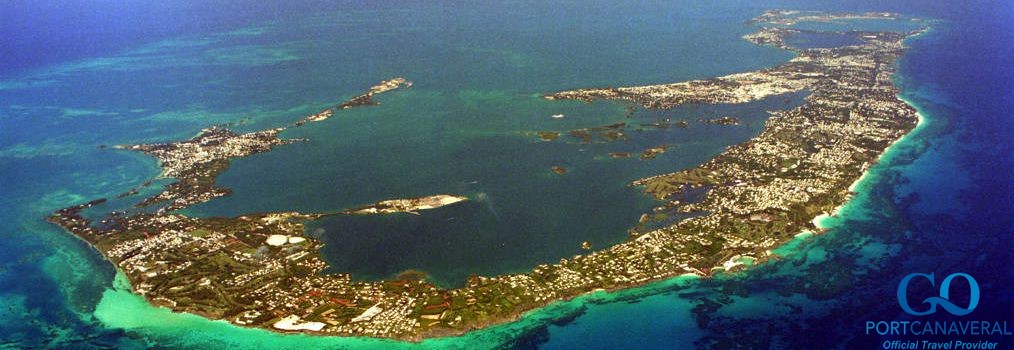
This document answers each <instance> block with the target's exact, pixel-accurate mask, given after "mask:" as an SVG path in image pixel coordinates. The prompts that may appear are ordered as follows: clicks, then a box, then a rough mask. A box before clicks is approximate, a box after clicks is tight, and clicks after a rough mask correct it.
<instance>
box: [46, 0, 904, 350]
mask: <svg viewBox="0 0 1014 350" xmlns="http://www.w3.org/2000/svg"><path fill="white" fill-rule="evenodd" d="M874 17H875V18H890V19H898V18H901V17H900V16H899V15H897V14H890V13H871V14H856V15H850V14H822V13H816V12H799V11H784V10H774V11H768V12H765V13H764V14H762V15H761V16H759V17H757V18H756V19H754V20H753V21H752V22H751V24H753V25H756V26H758V32H757V33H754V34H751V35H748V36H746V37H745V39H746V40H749V41H751V42H754V43H757V44H760V45H771V46H774V47H777V48H781V49H785V50H789V51H792V52H793V53H794V54H795V57H794V58H792V59H791V60H790V61H788V62H786V63H784V64H781V65H778V66H775V67H770V68H766V69H761V70H757V71H752V72H744V73H739V74H733V75H728V76H723V77H717V78H714V79H707V80H694V81H689V82H677V83H671V84H661V85H649V86H633V87H618V88H614V87H606V88H593V89H578V90H570V91H562V92H557V93H552V94H548V95H546V96H545V97H546V98H547V99H551V100H562V99H574V100H583V101H592V100H596V99H619V100H627V101H632V102H633V103H635V104H637V105H640V106H642V107H644V108H654V109H667V108H672V107H676V106H679V105H683V104H693V103H698V104H714V103H744V102H749V101H755V100H758V99H761V98H765V97H768V96H775V95H780V94H784V93H788V92H795V91H803V90H807V91H809V92H810V94H809V95H808V96H807V97H806V98H805V101H804V103H803V104H802V105H801V106H798V107H795V108H793V109H790V110H785V111H778V112H774V114H773V115H772V117H770V118H769V119H768V120H767V121H766V122H765V125H764V129H763V131H762V132H761V133H760V134H759V135H758V136H756V137H754V138H753V139H751V140H749V141H747V142H745V143H742V144H739V145H735V146H732V147H729V148H728V149H727V150H725V151H724V152H723V153H721V154H720V155H718V156H716V157H714V158H713V159H711V160H709V161H707V162H705V163H704V164H701V165H700V166H697V167H694V168H691V169H685V170H680V171H675V172H672V173H669V174H661V175H657V176H652V177H648V178H644V179H640V180H637V181H635V182H633V183H632V185H635V186H641V188H643V190H644V192H645V193H646V194H648V195H651V196H654V197H655V198H657V199H659V200H661V201H663V202H664V203H666V204H665V206H666V210H671V211H678V212H683V213H689V212H695V213H705V214H703V215H698V216H693V217H691V218H688V219H685V220H682V221H675V222H668V221H667V222H665V224H662V225H656V226H655V228H653V229H650V230H646V231H638V232H631V237H630V239H629V240H627V241H625V242H622V243H620V244H616V245H613V246H611V247H599V248H598V249H597V250H592V249H591V248H592V247H591V244H590V243H587V242H585V243H587V244H584V243H582V244H581V248H582V249H585V250H587V251H586V252H584V253H583V254H581V255H577V256H571V257H567V258H562V259H560V260H559V262H557V263H553V264H543V265H539V266H536V267H534V268H533V269H532V270H531V271H527V272H524V273H513V274H504V275H500V276H488V277H487V276H473V277H471V278H469V279H468V281H466V283H465V285H464V286H463V287H461V288H453V289H445V288H439V287H437V286H435V285H433V284H431V283H429V282H427V281H426V279H425V278H420V277H418V276H424V274H420V273H411V274H404V275H403V276H401V277H398V278H395V279H390V280H385V281H354V280H353V279H352V278H351V276H350V275H349V274H345V273H325V272H324V271H325V269H326V268H327V267H328V266H327V263H326V262H325V261H324V260H323V259H322V258H321V255H320V253H319V250H320V248H321V247H322V245H323V243H322V242H321V241H320V240H317V239H313V238H311V237H308V236H305V235H304V229H305V226H304V224H305V222H307V221H310V220H315V219H318V218H320V217H323V216H325V215H336V214H338V213H296V212H288V213H252V214H247V215H243V216H239V217H234V218H220V217H210V218H199V217H190V216H187V215H183V214H181V213H180V210H181V209H184V208H188V207H191V206H193V205H195V204H197V203H204V202H207V201H209V200H211V199H213V198H215V197H219V196H224V195H228V194H229V190H228V189H225V188H221V187H218V186H216V185H215V180H216V178H217V177H218V176H219V175H220V174H221V173H222V172H223V171H224V170H225V169H226V168H227V167H228V166H229V162H230V161H231V160H233V159H237V158H240V157H245V156H248V155H252V154H256V153H261V152H268V151H270V150H272V149H273V148H274V147H280V146H283V145H285V144H288V143H291V142H295V141H297V140H284V139H281V138H279V136H278V135H279V133H280V132H282V131H284V130H285V128H276V129H269V130H264V131H258V132H251V133H244V134H238V133H235V132H232V131H229V130H228V129H225V128H223V127H211V128H208V129H205V130H204V131H202V132H201V133H200V134H198V135H197V136H195V137H194V138H192V139H190V140H185V141H179V142H172V143H162V144H148V145H130V146H119V147H117V148H119V149H122V150H131V151H139V152H143V153H145V154H147V155H150V156H152V157H154V158H156V159H158V160H159V161H160V163H161V167H162V174H161V176H162V177H166V178H173V179H175V180H176V182H175V183H173V184H170V185H168V186H166V187H165V188H164V190H163V191H162V192H160V193H159V194H157V195H154V196H152V197H149V198H145V199H142V200H140V201H139V202H138V203H137V206H138V208H136V209H137V210H131V211H129V212H119V211H117V212H110V213H108V214H106V215H105V217H103V218H101V219H93V218H94V217H96V216H95V215H84V212H85V211H95V210H100V209H101V208H102V206H103V205H106V201H105V200H104V199H96V200H92V201H89V202H86V203H81V204H75V205H71V206H68V207H66V208H63V209H60V210H58V211H56V212H54V213H53V214H52V215H51V216H49V217H48V220H49V221H50V222H52V223H55V224H56V225H59V226H60V227H62V228H63V229H65V230H66V231H68V232H70V233H71V234H73V235H75V236H77V237H79V238H81V239H82V240H84V241H86V242H88V243H89V244H90V245H91V246H92V247H94V248H95V249H96V250H97V251H98V252H99V253H101V254H102V256H104V257H105V258H106V259H108V260H109V261H110V262H111V263H112V264H114V265H115V266H116V267H117V268H118V269H119V270H120V271H122V273H123V274H124V275H125V276H126V277H127V278H128V279H129V281H130V284H131V287H132V288H133V290H134V291H135V292H136V293H138V294H140V295H142V296H144V297H145V298H146V299H147V300H148V301H150V302H151V303H153V304H156V305H159V306H164V307H166V308H169V309H171V310H173V311H177V312H189V313H194V314H198V315H201V316H204V317H207V318H211V319H221V320H226V321H228V322H230V323H232V324H236V325H240V326H245V327H258V328H264V329H270V330H274V331H278V332H299V333H309V334H315V335H340V336H369V337H383V338H395V339H402V340H412V341H418V340H421V339H424V338H427V337H435V336H446V335H454V334H461V333H464V332H467V331H469V330H473V329H478V328H483V327H486V326H489V325H492V324H497V323H502V322H508V321H511V320H514V319H517V318H518V317H520V315H521V314H522V313H523V312H525V311H529V310H532V309H533V308H538V307H541V306H544V305H547V304H550V303H553V302H556V301H559V300H563V299H568V298H573V297H575V296H578V295H581V294H583V293H588V292H591V291H595V290H602V289H606V290H615V289H620V288H629V287H632V286H639V285H643V284H646V283H649V282H651V281H656V280H660V279H665V278H669V277H673V276H678V275H684V274H694V275H699V276H709V275H711V274H713V273H714V272H715V271H719V270H728V269H732V268H742V267H738V266H742V265H741V264H738V263H737V262H738V261H739V259H744V258H749V259H753V260H759V261H762V260H764V259H768V258H770V253H769V252H770V251H771V249H773V248H775V247H778V246H780V245H782V244H784V243H786V242H788V241H789V240H791V239H792V238H793V237H794V236H795V235H796V234H798V233H800V232H802V231H817V230H818V228H816V227H815V226H814V224H813V222H812V221H813V218H814V217H816V216H819V215H824V214H827V213H832V212H833V211H834V210H835V208H837V207H839V206H840V205H842V204H843V203H845V202H846V201H847V200H848V199H849V196H850V192H849V187H850V184H852V183H854V182H855V181H857V180H858V179H859V178H860V177H861V176H862V175H863V173H864V171H865V170H866V169H867V167H869V166H870V165H871V164H873V163H875V162H877V160H878V157H879V155H880V154H881V153H882V152H883V151H884V150H885V149H886V148H887V147H889V146H890V145H891V144H892V143H894V142H896V141H897V140H898V139H900V138H901V137H902V136H904V135H905V134H906V133H908V132H909V131H910V130H912V129H913V128H914V127H915V126H916V124H917V122H918V120H919V117H918V115H917V113H916V111H915V109H913V108H912V107H911V106H909V105H908V104H906V103H905V102H904V101H901V100H899V99H898V97H897V95H898V93H899V90H898V88H897V87H896V86H895V85H894V83H893V81H892V80H891V77H892V75H893V74H894V73H895V69H896V67H895V65H896V62H897V60H898V58H899V57H901V55H902V54H904V52H905V46H904V45H903V42H904V40H905V39H906V38H910V37H912V36H914V35H916V34H918V33H919V31H913V32H908V33H895V32H863V31H842V32H821V33H833V34H835V35H842V36H849V37H852V38H855V39H856V40H857V42H859V44H855V45H849V46H840V47H832V48H798V47H793V46H791V45H789V44H788V43H787V41H786V39H788V38H791V37H793V36H795V35H799V34H801V33H808V32H813V31H806V30H801V29H795V28H788V27H785V26H784V25H785V24H790V23H795V22H796V21H802V20H807V21H823V20H832V19H850V18H874ZM410 85H411V83H409V82H408V81H407V80H404V78H394V79H390V80H386V81H383V82H381V83H380V84H378V85H376V86H374V87H372V88H370V89H369V90H368V91H367V92H365V93H363V94H362V95H359V96H356V97H353V98H352V99H349V100H346V101H345V102H342V103H340V104H338V105H336V106H334V107H331V108H328V109H325V110H323V111H321V112H320V113H317V114H314V115H310V116H307V117H305V118H303V119H301V120H299V121H297V122H296V123H295V124H293V125H292V127H299V126H302V125H305V124H307V123H311V122H323V121H324V120H326V119H328V118H330V117H332V116H334V115H335V114H336V113H337V112H339V111H340V110H343V109H347V108H357V107H364V106H369V105H372V104H375V102H374V101H373V97H375V95H377V94H380V93H385V92H388V91H392V90H395V89H398V88H402V87H406V88H407V87H409V86H410ZM666 125H668V124H666ZM682 125H683V126H685V122H683V123H682ZM622 127H623V126H619V125H617V126H614V127H603V128H601V129H594V130H592V129H588V130H579V131H578V132H577V133H576V135H574V134H573V133H572V136H574V137H576V138H578V139H579V140H582V141H588V142H590V141H591V140H593V137H594V136H599V137H603V138H605V139H618V138H620V134H617V133H615V132H614V131H616V130H617V129H619V128H622ZM659 127H663V126H659ZM665 127H667V126H665ZM593 134H595V135H593ZM557 136H558V134H549V133H545V134H540V138H542V139H543V140H547V141H551V140H552V139H554V138H556V137H557ZM665 149H666V148H665V146H664V145H661V146H658V147H654V148H651V149H648V150H646V151H645V152H643V153H641V157H642V158H653V157H655V156H657V155H658V154H660V153H661V152H664V151H665ZM611 156H612V157H614V158H621V157H628V156H630V154H628V153H613V154H611ZM659 160H661V159H659ZM692 188H704V189H706V193H704V194H703V198H702V199H701V200H699V201H694V202H692V203H684V202H680V201H679V200H677V199H676V198H679V195H680V194H681V193H684V192H686V191H688V190H689V189H692ZM132 193H136V191H135V192H128V193H127V194H125V196H124V197H125V198H126V197H130V196H132V195H133V194H132ZM463 200H465V198H464V197H459V196H453V195H436V196H430V197H420V198H413V199H395V200H386V201H381V202H378V203H376V204H373V205H369V206H366V207H362V208H355V209H350V210H347V211H345V212H343V213H346V214H387V213H395V212H406V213H417V212H418V211H419V210H424V209H430V208H436V207H439V206H444V205H449V204H453V203H456V202H460V201H463ZM89 214H91V213H89ZM423 215H425V214H423ZM660 216H664V215H643V216H642V220H641V221H642V223H647V222H650V221H652V220H656V217H660Z"/></svg>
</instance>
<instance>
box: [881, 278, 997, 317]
mask: <svg viewBox="0 0 1014 350" xmlns="http://www.w3.org/2000/svg"><path fill="white" fill-rule="evenodd" d="M916 277H923V278H925V279H928V280H929V282H930V285H935V283H936V282H935V281H934V279H933V274H932V273H930V274H925V273H910V274H908V276H905V278H902V279H901V283H900V284H898V304H900V305H901V309H902V310H905V312H907V313H908V314H909V315H912V316H925V315H929V314H932V313H935V312H937V305H939V306H941V307H943V308H944V310H947V312H950V313H951V315H954V316H964V315H968V314H970V313H972V311H973V310H975V307H976V306H979V283H978V282H976V281H975V278H972V276H971V275H969V274H967V273H963V272H957V273H952V274H951V275H950V276H947V278H944V281H943V282H941V283H940V296H936V297H929V298H926V299H923V301H922V303H923V304H929V306H930V307H929V309H927V310H926V311H915V310H912V307H911V306H909V304H908V283H909V282H911V281H912V279H913V278H916ZM955 277H961V278H963V279H964V280H965V281H967V282H968V289H969V297H968V298H969V299H968V306H967V307H964V308H961V307H958V306H957V305H954V303H952V302H951V300H950V296H951V281H954V278H955Z"/></svg>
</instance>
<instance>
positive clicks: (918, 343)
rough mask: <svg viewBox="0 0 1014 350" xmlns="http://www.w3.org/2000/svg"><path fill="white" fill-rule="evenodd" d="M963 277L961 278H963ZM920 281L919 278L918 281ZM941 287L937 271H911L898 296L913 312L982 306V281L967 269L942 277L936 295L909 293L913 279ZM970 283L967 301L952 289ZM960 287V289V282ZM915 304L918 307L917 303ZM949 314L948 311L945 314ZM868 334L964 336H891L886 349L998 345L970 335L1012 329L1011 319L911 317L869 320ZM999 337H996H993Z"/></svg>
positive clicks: (959, 313)
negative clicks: (907, 338)
mask: <svg viewBox="0 0 1014 350" xmlns="http://www.w3.org/2000/svg"><path fill="white" fill-rule="evenodd" d="M959 280H960V281H959ZM917 281H918V282H917ZM926 282H929V284H930V285H931V286H934V287H937V281H936V276H935V275H934V273H932V272H931V273H919V272H916V273H910V274H908V275H906V276H905V277H904V278H902V279H901V281H900V282H899V283H898V289H897V298H898V305H899V306H901V310H902V311H904V312H905V313H907V314H909V315H912V316H918V317H923V316H929V315H933V314H936V313H937V311H939V310H940V309H942V310H944V311H946V312H947V313H949V314H950V315H952V316H956V317H964V316H967V315H969V314H971V313H972V312H973V311H975V309H976V308H977V307H978V306H979V302H980V298H981V292H980V289H979V282H978V281H976V280H975V278H974V277H972V275H969V274H967V273H964V272H955V273H952V274H950V275H948V276H947V277H945V278H944V279H943V280H941V281H940V285H939V287H938V288H939V289H938V290H939V291H938V292H937V294H936V295H929V296H926V295H923V296H921V297H923V299H922V301H921V302H919V303H917V304H913V303H912V302H913V301H915V300H919V299H918V297H920V296H913V295H909V285H910V284H912V283H926ZM961 283H964V284H967V285H968V295H967V300H968V302H967V304H965V303H961V302H960V300H965V299H964V298H961V297H962V296H964V295H960V296H959V295H956V294H959V293H952V292H951V287H952V286H953V285H955V284H961ZM957 290H962V289H960V286H959V288H958V289H957ZM913 306H914V307H913ZM945 315H946V314H945ZM866 334H867V335H881V336H937V337H939V336H946V337H962V338H963V339H960V340H958V339H955V340H944V341H938V340H887V341H884V342H883V344H882V346H883V348H884V349H996V348H997V346H998V344H999V343H997V342H992V341H989V340H980V339H969V338H971V337H977V336H989V337H996V336H1009V335H1012V333H1011V331H1010V330H1008V329H1007V321H1005V320H1004V321H990V320H955V321H950V320H947V321H942V320H922V319H917V320H911V321H897V320H895V321H866ZM993 339H995V338H993Z"/></svg>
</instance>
